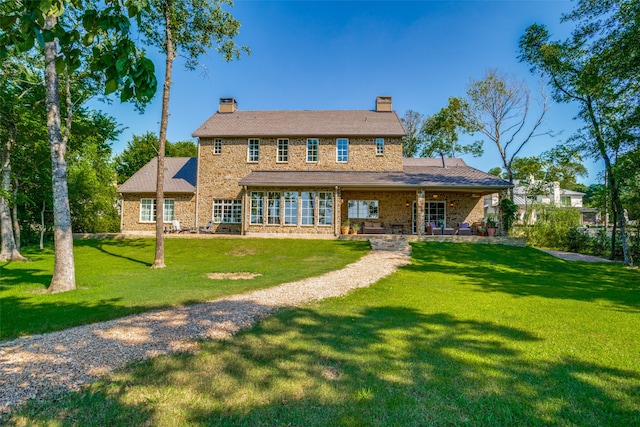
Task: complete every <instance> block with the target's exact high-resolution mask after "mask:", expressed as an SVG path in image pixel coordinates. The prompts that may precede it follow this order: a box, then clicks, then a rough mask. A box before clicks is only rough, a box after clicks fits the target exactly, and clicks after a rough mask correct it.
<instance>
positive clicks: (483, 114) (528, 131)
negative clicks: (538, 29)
mask: <svg viewBox="0 0 640 427" xmlns="http://www.w3.org/2000/svg"><path fill="white" fill-rule="evenodd" d="M467 96H468V99H469V104H470V106H471V108H470V119H471V120H472V121H473V122H475V125H476V127H477V129H478V130H479V132H480V133H481V134H483V135H484V136H485V137H487V138H488V139H489V140H490V141H493V142H494V143H495V145H496V148H497V149H498V153H499V154H500V158H501V160H502V167H503V168H504V170H505V173H506V175H507V179H508V180H509V182H511V183H513V170H512V164H513V161H514V159H515V158H516V157H517V156H518V154H519V153H520V151H521V150H522V148H524V146H525V145H526V144H527V143H528V142H529V141H531V139H532V138H534V137H536V136H539V135H542V134H549V132H542V133H539V134H538V133H536V132H538V129H539V128H540V126H541V125H542V123H543V122H542V120H543V118H544V116H545V114H546V112H547V109H548V108H547V97H546V95H545V94H544V91H542V93H541V99H540V114H539V115H538V116H537V118H535V120H533V121H532V122H531V123H530V122H529V121H530V117H529V116H530V107H531V94H530V92H529V87H528V86H527V85H526V84H525V83H524V82H523V81H521V80H518V79H517V78H515V77H513V76H510V75H507V74H503V73H500V72H498V70H495V69H490V70H488V71H487V73H486V74H485V76H484V78H483V79H482V80H472V81H471V83H470V84H469V86H468V88H467ZM509 194H510V198H511V199H513V189H511V190H510V191H509Z"/></svg>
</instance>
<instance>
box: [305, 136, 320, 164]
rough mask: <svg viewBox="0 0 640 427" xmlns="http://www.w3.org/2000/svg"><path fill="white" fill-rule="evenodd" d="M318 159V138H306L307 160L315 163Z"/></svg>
mask: <svg viewBox="0 0 640 427" xmlns="http://www.w3.org/2000/svg"><path fill="white" fill-rule="evenodd" d="M317 161H318V140H317V139H307V162H308V163H315V162H317Z"/></svg>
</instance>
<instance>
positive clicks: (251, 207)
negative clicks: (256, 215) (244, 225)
mask: <svg viewBox="0 0 640 427" xmlns="http://www.w3.org/2000/svg"><path fill="white" fill-rule="evenodd" d="M253 194H259V195H260V199H254V198H253ZM258 200H259V201H260V202H261V203H260V206H259V208H260V216H261V217H262V221H261V222H253V206H254V205H253V202H254V201H258ZM265 219H266V216H265V214H264V191H252V192H251V194H250V195H249V224H251V225H264V223H265Z"/></svg>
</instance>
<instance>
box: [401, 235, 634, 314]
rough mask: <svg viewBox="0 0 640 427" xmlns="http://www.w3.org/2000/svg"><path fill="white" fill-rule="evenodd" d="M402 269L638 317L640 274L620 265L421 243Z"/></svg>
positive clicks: (494, 248) (530, 250) (503, 249)
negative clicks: (607, 306)
mask: <svg viewBox="0 0 640 427" xmlns="http://www.w3.org/2000/svg"><path fill="white" fill-rule="evenodd" d="M403 268H404V269H407V270H409V271H415V272H439V273H443V274H451V275H457V276H460V277H466V278H467V282H468V283H469V284H472V285H473V286H477V287H478V288H479V289H481V290H482V291H484V292H505V293H509V294H512V295H517V296H539V297H543V298H561V299H573V300H577V301H590V302H593V301H598V300H600V301H608V302H610V303H611V305H612V308H613V309H615V310H619V311H624V312H631V313H638V312H640V292H639V291H640V274H639V272H638V271H635V270H629V269H625V268H624V267H623V266H621V265H619V264H617V263H589V262H580V261H566V260H562V259H558V258H556V257H553V256H552V255H549V254H547V253H545V252H542V251H539V250H537V249H533V248H528V247H526V248H519V247H508V248H507V247H504V246H500V245H482V250H478V245H473V244H456V243H437V244H434V243H417V244H414V245H413V262H412V264H411V265H408V266H406V267H403Z"/></svg>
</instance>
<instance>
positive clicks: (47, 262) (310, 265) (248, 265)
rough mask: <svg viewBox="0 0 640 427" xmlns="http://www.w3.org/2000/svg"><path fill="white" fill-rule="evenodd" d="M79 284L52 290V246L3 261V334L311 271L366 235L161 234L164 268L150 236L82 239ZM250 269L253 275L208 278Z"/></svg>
mask: <svg viewBox="0 0 640 427" xmlns="http://www.w3.org/2000/svg"><path fill="white" fill-rule="evenodd" d="M74 246H75V247H74V253H75V262H76V282H77V287H78V290H76V291H74V292H67V293H61V294H55V295H50V294H47V293H46V287H47V286H48V285H49V283H50V281H51V276H52V272H53V250H52V248H47V249H45V250H44V251H40V250H39V249H37V248H27V249H26V250H25V251H23V254H24V255H26V256H27V257H29V258H30V259H31V262H27V263H19V262H12V263H3V264H0V340H7V339H11V338H15V337H17V336H21V335H27V334H34V333H44V332H51V331H55V330H61V329H65V328H68V327H71V326H76V325H80V324H87V323H92V322H98V321H104V320H109V319H114V318H117V317H122V316H126V315H129V314H133V313H139V312H143V311H148V310H151V309H157V308H161V307H169V306H175V305H181V304H190V303H195V302H200V301H207V300H211V299H215V298H218V297H221V296H224V295H230V294H235V293H241V292H245V291H249V290H253V289H259V288H265V287H269V286H273V285H276V284H279V283H285V282H288V281H292V280H299V279H301V278H304V277H310V276H316V275H320V274H323V273H325V272H327V271H331V270H335V269H339V268H341V267H343V266H344V265H346V264H348V263H350V262H353V261H354V260H356V259H357V258H359V257H360V256H362V255H363V254H364V253H366V251H367V250H368V245H367V243H366V242H338V241H326V240H273V239H166V241H165V261H166V264H167V267H166V268H164V269H151V268H150V266H151V264H152V263H153V258H154V254H155V240H153V239H135V240H132V239H106V240H79V241H76V242H75V244H74ZM212 272H223V273H224V272H251V273H259V274H262V276H259V277H256V278H254V279H252V280H211V279H209V278H207V277H206V275H207V274H208V273H212Z"/></svg>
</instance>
